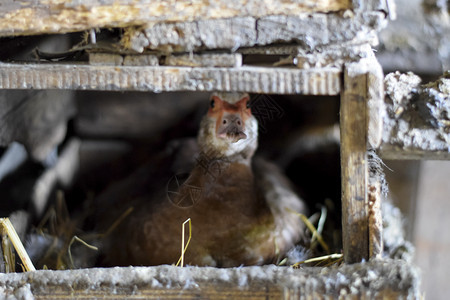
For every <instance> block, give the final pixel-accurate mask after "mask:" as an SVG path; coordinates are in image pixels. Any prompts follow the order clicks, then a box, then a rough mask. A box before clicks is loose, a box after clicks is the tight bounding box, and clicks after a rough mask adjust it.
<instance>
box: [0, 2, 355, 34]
mask: <svg viewBox="0 0 450 300" xmlns="http://www.w3.org/2000/svg"><path fill="white" fill-rule="evenodd" d="M351 7H352V3H351V2H350V1H349V0H319V1H314V0H295V1H282V0H251V1H245V0H218V1H202V0H194V1H192V0H181V1H180V0H166V1H149V0H136V1H129V0H78V1H70V2H67V1H64V0H50V1H49V0H19V1H17V0H2V5H1V6H0V36H6V35H30V34H42V33H64V32H71V31H82V30H87V29H90V28H103V27H129V26H142V25H144V24H148V23H152V22H153V23H154V22H162V21H164V22H180V21H196V20H200V19H203V20H206V19H218V18H234V17H245V16H254V17H262V16H267V15H285V14H286V13H290V14H293V15H296V14H301V13H313V12H322V13H327V12H333V11H339V10H345V9H350V8H351Z"/></svg>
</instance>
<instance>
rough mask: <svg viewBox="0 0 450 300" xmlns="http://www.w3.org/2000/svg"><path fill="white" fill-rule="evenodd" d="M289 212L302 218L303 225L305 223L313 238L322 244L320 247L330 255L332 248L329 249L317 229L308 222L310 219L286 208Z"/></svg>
mask: <svg viewBox="0 0 450 300" xmlns="http://www.w3.org/2000/svg"><path fill="white" fill-rule="evenodd" d="M286 209H287V210H288V211H289V212H291V213H294V214H296V215H297V216H299V217H300V219H301V220H302V221H303V223H305V225H306V227H308V229H309V230H310V231H311V232H312V234H313V237H314V236H316V238H317V241H318V242H319V243H320V245H321V246H322V248H323V249H324V250H325V251H326V252H327V253H329V252H330V248H329V247H328V245H327V243H325V241H324V240H323V238H322V235H321V234H320V233H319V232H318V231H317V230H316V228H315V227H314V225H313V224H312V223H311V222H310V221H309V220H308V218H307V217H306V216H305V215H304V214H301V213H299V212H296V211H294V210H292V209H290V208H286Z"/></svg>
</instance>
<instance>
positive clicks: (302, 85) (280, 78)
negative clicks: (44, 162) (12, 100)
mask: <svg viewBox="0 0 450 300" xmlns="http://www.w3.org/2000/svg"><path fill="white" fill-rule="evenodd" d="M340 74H341V71H340V69H338V68H321V69H308V70H301V69H297V68H292V67H291V68H274V67H268V68H267V67H246V66H244V67H240V68H214V67H199V68H191V67H169V66H165V67H163V66H97V65H94V66H92V65H85V64H9V63H8V64H6V63H5V64H0V89H72V90H109V91H150V92H170V91H224V92H228V91H230V92H231V91H245V92H250V93H266V94H307V95H338V94H339V92H340V88H341V87H340V86H341V78H340Z"/></svg>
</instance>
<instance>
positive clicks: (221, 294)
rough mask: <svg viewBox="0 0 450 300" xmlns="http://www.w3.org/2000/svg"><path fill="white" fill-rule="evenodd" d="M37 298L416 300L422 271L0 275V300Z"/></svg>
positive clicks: (154, 270)
mask: <svg viewBox="0 0 450 300" xmlns="http://www.w3.org/2000/svg"><path fill="white" fill-rule="evenodd" d="M14 295H15V297H19V295H20V296H25V295H26V298H33V297H36V299H65V298H86V299H93V298H108V299H111V298H114V299H160V298H165V299H166V298H170V299H179V298H183V299H192V298H195V299H198V298H201V299H331V298H336V297H337V295H339V299H369V298H370V299H372V298H374V299H385V298H386V299H387V298H389V299H410V298H411V299H416V298H418V297H419V276H418V271H417V270H416V269H415V268H414V267H412V266H411V265H410V264H408V263H406V262H404V261H394V260H387V261H381V260H379V261H371V262H368V263H365V264H354V265H343V266H340V267H333V268H304V269H293V268H290V267H276V266H274V265H271V266H264V267H244V268H230V269H226V268H223V269H218V268H210V267H204V268H199V267H185V268H179V267H174V266H157V267H136V268H133V267H127V268H110V269H108V268H98V269H82V270H73V271H49V270H47V271H35V272H28V273H21V274H20V273H15V274H0V297H1V296H2V298H7V297H8V296H14Z"/></svg>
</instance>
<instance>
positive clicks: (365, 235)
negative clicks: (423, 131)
mask: <svg viewBox="0 0 450 300" xmlns="http://www.w3.org/2000/svg"><path fill="white" fill-rule="evenodd" d="M343 85H344V88H343V90H342V92H341V111H340V126H341V177H342V179H341V180H342V239H343V240H342V243H343V249H344V260H345V262H347V263H356V262H360V261H361V260H368V259H369V258H371V257H377V256H379V254H381V252H382V238H381V232H382V223H381V211H380V209H381V204H380V202H381V197H380V192H379V191H380V188H379V187H378V188H377V187H376V186H370V187H369V174H368V164H367V148H368V146H369V147H371V148H376V147H378V146H379V144H380V143H381V132H382V130H381V129H382V128H381V125H382V122H381V119H380V118H381V115H380V112H381V111H383V110H382V109H381V108H382V104H381V103H383V99H382V95H383V87H382V71H381V68H380V65H379V64H378V62H377V61H376V59H375V57H374V56H373V54H372V53H371V52H370V53H367V58H363V59H361V60H360V61H358V62H354V63H348V64H346V65H345V67H344V84H343ZM369 190H370V194H369ZM369 195H370V207H369Z"/></svg>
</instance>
